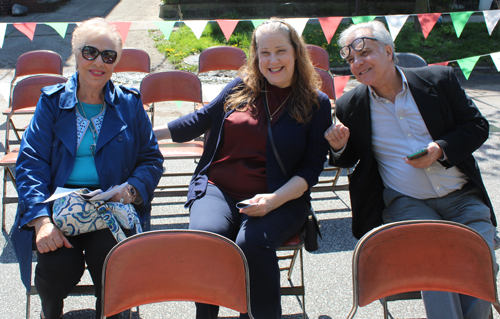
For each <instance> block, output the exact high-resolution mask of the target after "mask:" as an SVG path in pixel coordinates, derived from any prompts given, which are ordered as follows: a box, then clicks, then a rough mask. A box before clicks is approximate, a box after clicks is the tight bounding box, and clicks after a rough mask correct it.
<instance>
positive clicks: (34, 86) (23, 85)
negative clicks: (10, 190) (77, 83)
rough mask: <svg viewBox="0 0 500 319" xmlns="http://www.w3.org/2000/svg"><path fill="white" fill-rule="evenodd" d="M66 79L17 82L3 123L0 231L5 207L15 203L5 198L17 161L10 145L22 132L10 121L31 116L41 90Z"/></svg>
mask: <svg viewBox="0 0 500 319" xmlns="http://www.w3.org/2000/svg"><path fill="white" fill-rule="evenodd" d="M66 80H67V79H66V78H65V77H62V76H59V75H35V76H31V77H28V78H25V79H22V80H21V81H19V82H18V83H17V84H16V86H15V87H14V90H13V91H12V97H11V110H10V112H9V113H8V114H7V120H6V122H5V156H4V157H3V158H2V159H1V160H0V166H3V168H4V174H3V190H2V229H5V205H6V204H10V203H17V201H18V198H17V196H10V197H9V196H7V184H8V181H9V180H10V181H11V182H12V183H13V184H14V187H15V183H16V181H15V178H14V174H13V169H12V167H13V166H15V164H16V160H17V154H18V151H17V149H12V148H11V144H12V143H19V142H20V141H21V137H20V135H19V132H20V131H22V130H24V129H21V128H16V127H15V126H14V123H13V121H12V116H13V115H14V114H29V115H32V114H33V110H34V109H35V106H36V104H37V103H38V100H39V99H40V95H41V94H42V93H41V91H40V90H41V89H42V88H43V87H45V86H49V85H54V84H58V83H65V82H66ZM11 127H12V130H13V131H14V133H15V135H16V139H14V140H11V135H10V131H11Z"/></svg>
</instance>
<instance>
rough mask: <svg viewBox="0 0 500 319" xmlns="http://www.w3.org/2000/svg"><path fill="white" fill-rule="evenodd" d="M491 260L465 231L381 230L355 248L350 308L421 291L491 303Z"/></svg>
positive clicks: (414, 226)
mask: <svg viewBox="0 0 500 319" xmlns="http://www.w3.org/2000/svg"><path fill="white" fill-rule="evenodd" d="M493 260H494V259H493V257H492V252H491V250H490V248H489V246H488V244H487V242H486V241H485V240H484V238H483V237H482V236H481V235H480V234H479V233H477V232H476V231H475V230H473V229H472V228H470V227H467V226H465V225H462V224H458V223H454V222H447V221H431V220H421V221H405V222H397V223H392V224H387V225H384V226H381V227H379V228H376V229H374V230H372V231H371V232H369V233H367V234H366V235H365V236H363V238H362V239H361V240H360V241H359V242H358V244H357V245H356V248H355V250H354V256H353V281H354V285H353V289H354V299H355V304H358V305H359V306H361V307H362V306H365V305H367V304H369V303H371V302H373V301H375V300H377V299H380V298H383V297H387V296H391V295H395V294H399V293H403V292H411V291H421V290H430V291H448V292H456V293H460V294H466V295H470V296H474V297H477V298H480V299H484V300H488V301H491V302H496V300H497V291H496V276H495V271H494V269H493ZM356 300H357V301H356ZM353 309H354V305H353Z"/></svg>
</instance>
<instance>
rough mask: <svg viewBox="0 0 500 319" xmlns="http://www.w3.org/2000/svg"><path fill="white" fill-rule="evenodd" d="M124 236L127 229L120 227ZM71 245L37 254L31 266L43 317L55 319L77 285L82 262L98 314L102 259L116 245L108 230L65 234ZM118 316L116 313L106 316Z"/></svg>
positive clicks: (81, 270) (128, 233) (98, 314)
mask: <svg viewBox="0 0 500 319" xmlns="http://www.w3.org/2000/svg"><path fill="white" fill-rule="evenodd" d="M124 231H125V234H126V235H127V236H129V235H130V231H128V230H124ZM67 238H68V240H69V242H70V243H71V245H73V247H74V248H66V247H64V246H63V247H62V248H59V249H57V250H55V251H51V252H48V253H43V254H41V253H40V252H38V263H37V265H36V269H35V286H36V289H37V291H38V294H39V295H40V299H41V301H42V309H43V313H44V315H45V318H47V319H59V318H60V316H61V312H62V309H63V300H64V298H66V297H67V296H68V294H69V293H70V292H71V290H72V289H73V288H74V287H75V286H76V285H77V284H78V282H79V281H80V278H81V277H82V275H83V272H84V271H85V263H86V264H87V267H88V270H89V272H90V275H91V277H92V281H93V282H94V286H95V296H96V298H97V300H96V318H100V317H101V274H102V266H103V263H104V259H105V258H106V256H107V254H108V252H109V251H110V250H111V248H113V246H115V245H116V239H115V238H114V237H113V235H112V234H111V231H110V230H109V229H102V230H98V231H95V232H90V233H86V234H82V235H78V236H68V237H67ZM108 318H115V319H116V318H118V315H116V316H112V317H108Z"/></svg>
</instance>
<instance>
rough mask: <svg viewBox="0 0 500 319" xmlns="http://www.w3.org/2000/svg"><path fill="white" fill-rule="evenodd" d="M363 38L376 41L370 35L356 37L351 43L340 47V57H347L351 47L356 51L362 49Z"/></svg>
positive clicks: (363, 45) (363, 46)
mask: <svg viewBox="0 0 500 319" xmlns="http://www.w3.org/2000/svg"><path fill="white" fill-rule="evenodd" d="M365 39H368V40H373V41H378V40H377V39H375V38H370V37H362V38H357V39H355V40H354V41H352V42H351V44H349V45H346V46H343V47H342V48H340V52H339V53H340V57H341V58H342V59H347V58H348V57H349V55H350V54H351V48H352V49H353V50H354V51H356V52H359V51H361V50H363V49H364V48H365Z"/></svg>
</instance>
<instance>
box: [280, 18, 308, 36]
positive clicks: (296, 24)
mask: <svg viewBox="0 0 500 319" xmlns="http://www.w3.org/2000/svg"><path fill="white" fill-rule="evenodd" d="M283 20H285V21H286V22H287V23H288V24H290V25H291V26H292V27H293V28H294V29H295V31H297V33H298V34H299V36H302V32H304V28H305V27H306V24H307V22H308V21H309V18H291V19H283Z"/></svg>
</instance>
